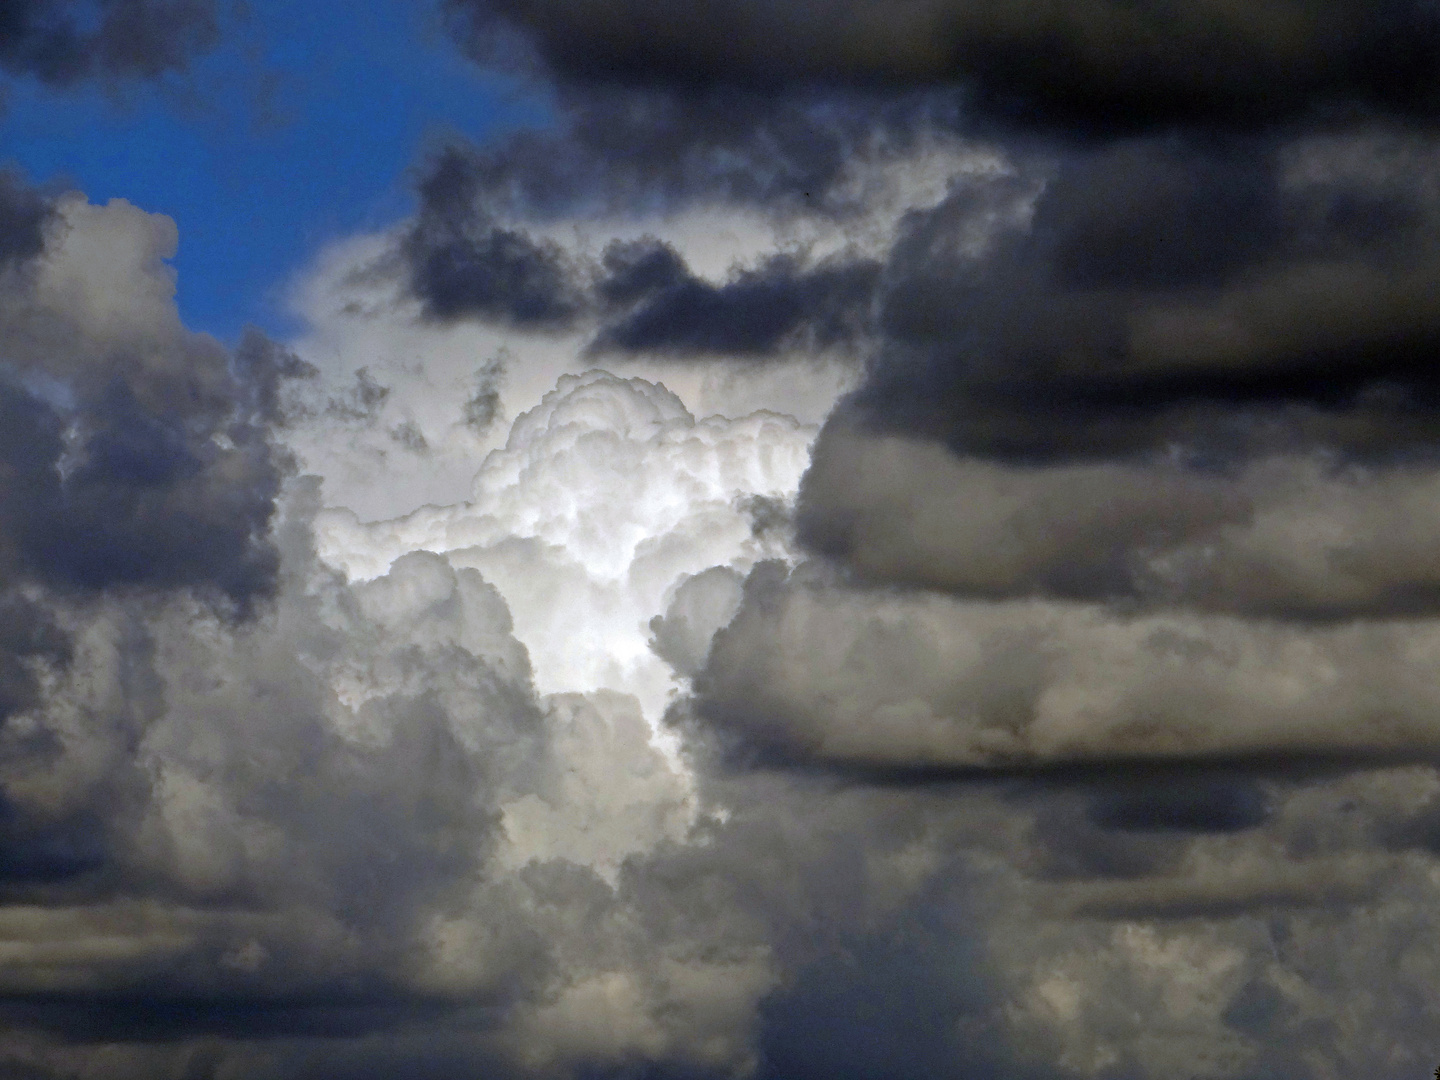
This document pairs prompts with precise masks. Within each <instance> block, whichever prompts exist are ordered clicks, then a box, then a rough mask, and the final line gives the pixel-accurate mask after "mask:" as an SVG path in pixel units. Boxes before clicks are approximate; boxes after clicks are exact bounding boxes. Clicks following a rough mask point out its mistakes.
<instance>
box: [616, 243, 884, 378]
mask: <svg viewBox="0 0 1440 1080" xmlns="http://www.w3.org/2000/svg"><path fill="white" fill-rule="evenodd" d="M604 266H605V270H606V272H607V276H606V277H605V278H604V279H603V280H602V281H601V282H600V284H599V286H598V290H597V291H598V292H599V293H600V295H601V297H602V298H603V299H604V300H605V302H606V303H607V304H609V305H610V306H612V307H614V308H622V309H623V308H624V307H629V308H630V310H629V311H628V312H626V313H625V314H623V315H621V316H620V317H619V318H617V319H615V320H614V321H612V322H610V324H609V325H608V326H606V327H605V328H604V329H603V330H602V331H601V332H600V334H599V335H598V336H597V337H596V339H595V341H594V342H593V343H592V345H591V346H590V349H591V351H592V352H594V353H596V354H598V355H604V354H605V353H625V352H634V353H654V354H660V355H682V356H688V355H711V356H734V357H751V356H764V355H769V354H772V353H774V352H775V351H777V350H778V349H779V348H780V347H781V346H782V345H784V344H786V343H792V344H803V345H804V346H806V347H808V348H810V349H823V348H826V347H828V346H832V345H836V344H841V343H848V342H850V341H852V340H854V339H856V338H858V337H859V336H860V335H861V334H862V333H863V332H864V330H865V327H866V323H867V321H868V320H867V316H868V314H869V312H868V310H867V309H868V306H869V301H870V298H871V295H872V292H873V289H874V284H875V280H876V277H877V276H878V271H879V267H878V266H876V265H875V264H873V263H863V262H862V263H848V264H847V263H838V264H836V265H825V264H822V265H820V266H817V267H806V266H804V265H802V264H801V262H800V261H799V260H797V259H794V258H791V257H787V256H783V255H782V256H775V257H773V258H771V259H770V260H769V261H767V262H765V263H763V264H762V265H760V266H759V267H757V268H756V269H754V270H746V271H741V272H740V273H737V274H735V275H733V276H732V277H731V278H730V280H728V281H726V282H725V283H724V284H721V285H713V284H711V283H709V282H707V281H704V280H701V279H700V278H697V277H696V276H695V275H694V274H692V273H690V271H689V270H688V268H687V267H686V266H685V263H684V261H683V260H682V259H681V258H680V256H679V254H678V253H677V252H676V251H675V250H674V249H673V248H671V247H669V246H668V245H665V244H661V243H660V242H658V241H647V240H641V241H636V242H633V243H629V244H613V245H611V247H610V248H608V249H607V250H606V252H605V256H604Z"/></svg>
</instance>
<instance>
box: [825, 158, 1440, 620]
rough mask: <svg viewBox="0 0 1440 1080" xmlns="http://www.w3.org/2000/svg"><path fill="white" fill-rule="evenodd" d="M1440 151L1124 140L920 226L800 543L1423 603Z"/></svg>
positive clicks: (912, 573)
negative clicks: (1319, 523)
mask: <svg viewBox="0 0 1440 1080" xmlns="http://www.w3.org/2000/svg"><path fill="white" fill-rule="evenodd" d="M1434 162H1435V149H1434V145H1433V143H1432V142H1431V141H1430V140H1429V139H1428V138H1426V137H1423V136H1420V135H1416V134H1412V133H1406V132H1403V131H1396V130H1385V131H1380V130H1361V131H1358V132H1351V133H1349V134H1347V135H1343V136H1337V135H1327V136H1309V137H1306V138H1303V139H1299V140H1297V141H1294V142H1290V143H1284V144H1281V143H1278V142H1266V141H1257V140H1252V139H1248V138H1247V139H1244V140H1238V141H1237V140H1235V139H1231V138H1224V139H1215V138H1208V139H1202V140H1198V141H1196V140H1187V139H1180V138H1177V137H1173V136H1172V137H1164V138H1148V139H1142V140H1125V141H1121V142H1118V143H1115V144H1112V145H1109V146H1106V147H1103V148H1099V149H1092V150H1087V151H1084V152H1073V153H1069V154H1066V155H1062V156H1061V158H1060V163H1059V166H1058V168H1057V169H1056V170H1055V171H1054V172H1053V174H1052V175H1050V176H1049V177H1048V178H1046V179H1045V180H1044V182H1043V183H1037V182H1025V181H1021V180H1018V179H1014V178H1005V179H1001V180H999V181H976V182H967V183H966V184H963V185H960V186H959V187H957V189H956V190H955V191H954V192H953V193H952V195H951V196H950V197H949V198H948V199H947V200H945V201H944V202H943V203H941V204H940V205H938V206H937V207H935V208H934V209H932V210H928V211H922V212H915V213H912V214H911V216H910V219H909V220H908V221H907V222H906V224H905V227H904V229H903V230H902V234H901V236H900V238H899V240H898V241H897V243H896V245H895V248H894V249H893V251H892V253H891V257H890V260H889V263H888V265H887V267H886V269H885V274H884V279H883V280H884V284H883V286H882V297H881V300H880V316H879V325H880V330H879V336H880V343H879V344H878V346H877V356H876V357H875V359H874V360H873V361H872V363H871V365H870V367H869V369H868V372H867V379H866V382H865V383H864V384H863V385H862V386H861V388H860V389H859V391H858V392H857V393H856V394H855V395H854V396H853V397H852V399H851V400H850V401H849V402H848V403H847V404H846V405H844V406H842V408H841V409H840V410H838V411H837V413H836V414H835V415H834V416H832V418H831V420H830V421H829V423H828V425H827V428H826V431H825V433H824V434H823V435H822V437H821V439H820V441H819V443H818V445H817V449H816V454H815V459H814V464H813V467H812V469H811V471H810V473H809V475H808V476H807V478H806V481H805V484H804V488H803V491H802V498H801V502H800V508H799V518H798V521H799V525H800V530H801V535H802V537H803V538H804V539H805V540H806V541H807V542H808V543H809V544H810V545H811V546H812V547H814V548H815V549H816V550H818V551H821V552H825V553H827V554H830V555H832V556H834V557H836V558H838V559H840V560H842V561H843V562H845V563H847V564H848V565H850V566H851V567H852V568H853V569H855V570H856V571H857V572H858V573H859V574H860V575H861V576H862V577H865V578H869V579H874V580H882V581H884V580H890V581H903V582H909V583H912V584H917V585H924V586H930V587H940V588H946V589H951V590H954V591H957V592H961V593H968V594H971V595H976V596H992V597H994V596H1005V595H1012V596H1013V595H1050V596H1060V597H1072V598H1077V599H1099V600H1117V599H1130V600H1139V601H1141V602H1143V603H1145V604H1172V603H1181V604H1184V605H1195V606H1199V607H1202V608H1211V609H1219V610H1233V611H1242V612H1250V613H1256V614H1271V615H1281V616H1285V617H1298V618H1324V619H1331V618H1348V617H1353V616H1356V615H1367V616H1384V615H1403V614H1409V613H1417V612H1425V611H1431V610H1434V608H1435V606H1436V603H1437V599H1440V592H1437V589H1436V584H1437V582H1436V580H1435V577H1434V575H1433V574H1432V573H1431V571H1430V570H1429V569H1428V567H1429V566H1431V565H1433V563H1434V555H1435V552H1434V549H1433V544H1432V543H1431V542H1430V541H1429V540H1427V539H1426V536H1427V534H1428V531H1427V529H1426V528H1425V527H1424V526H1422V525H1420V524H1419V523H1420V522H1422V521H1426V520H1429V519H1430V517H1431V516H1432V513H1433V511H1432V510H1431V509H1429V507H1430V506H1431V505H1432V503H1431V499H1432V493H1431V491H1430V483H1431V480H1432V478H1433V461H1434V452H1433V446H1434V440H1435V437H1436V434H1437V432H1440V384H1437V383H1436V381H1435V379H1434V372H1433V367H1434V365H1433V364H1432V363H1431V357H1432V356H1433V354H1434V353H1435V350H1436V349H1437V347H1440V309H1437V308H1436V306H1435V304H1434V302H1433V301H1434V296H1435V289H1434V288H1433V283H1434V282H1435V281H1437V280H1440V261H1437V259H1436V255H1435V252H1436V251H1437V250H1440V247H1437V241H1440V228H1437V224H1440V199H1437V188H1436V185H1435V177H1436V170H1435V164H1434ZM1319 519H1326V520H1329V522H1330V525H1329V526H1328V530H1329V531H1328V532H1325V533H1323V534H1322V533H1320V532H1317V531H1316V530H1315V529H1314V528H1312V527H1307V526H1306V525H1305V524H1304V522H1305V521H1311V522H1313V521H1315V520H1319ZM1407 522H1408V524H1407Z"/></svg>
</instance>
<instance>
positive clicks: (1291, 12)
mask: <svg viewBox="0 0 1440 1080" xmlns="http://www.w3.org/2000/svg"><path fill="white" fill-rule="evenodd" d="M445 6H446V8H447V10H448V11H449V13H450V15H451V22H452V27H453V30H454V32H455V34H456V36H457V38H458V40H459V41H460V42H461V43H462V45H463V46H464V47H466V48H467V49H468V50H469V51H470V52H471V54H472V55H474V56H475V57H476V58H477V59H479V60H481V61H482V62H494V61H496V60H502V59H505V58H510V59H512V60H513V53H514V51H515V50H516V48H517V45H518V46H519V47H520V48H522V49H524V50H529V51H531V52H532V55H533V57H534V58H536V59H538V60H539V61H540V62H541V63H542V64H543V66H544V67H545V69H546V70H547V71H548V72H549V73H551V74H553V75H554V76H555V77H557V78H558V79H559V80H560V81H561V82H562V84H563V83H567V82H569V83H583V84H618V85H629V86H640V87H664V88H670V89H675V90H677V91H679V92H682V93H684V92H692V91H703V90H704V89H706V88H709V87H712V86H715V85H717V84H719V85H739V86H760V87H764V88H766V89H768V90H778V89H784V88H787V87H793V86H795V85H797V84H800V85H804V84H807V83H809V84H817V83H818V84H823V85H831V86H853V85H862V86H864V85H869V86H882V87H887V88H911V87H915V86H926V85H934V84H954V85H959V86H962V87H964V88H965V89H966V90H968V91H969V92H970V93H971V94H972V95H973V96H974V98H975V99H976V101H977V103H979V104H981V105H982V106H983V107H984V108H986V109H988V110H991V111H994V112H998V113H999V114H1001V115H1004V116H1007V117H1010V118H1014V119H1017V120H1020V119H1023V120H1024V121H1025V122H1034V121H1035V120H1037V119H1039V120H1042V121H1048V122H1052V123H1064V124H1071V125H1080V126H1086V127H1094V128H1100V129H1116V128H1127V127H1129V128H1134V127H1138V126H1141V125H1149V124H1156V123H1173V122H1186V121H1196V120H1199V121H1219V122H1223V123H1228V124H1235V125H1238V126H1249V125H1254V124H1257V123H1263V122H1267V121H1270V120H1274V119H1277V118H1283V117H1286V116H1290V115H1294V114H1296V113H1302V112H1305V111H1307V110H1308V109H1309V108H1311V107H1313V106H1314V105H1316V104H1329V103H1342V104H1343V103H1347V102H1358V103H1361V104H1363V105H1367V106H1368V105H1373V106H1378V107H1381V108H1387V109H1396V110H1400V111H1412V112H1429V111H1431V110H1433V108H1434V107H1435V105H1436V104H1437V98H1436V95H1435V91H1434V76H1435V74H1436V72H1437V68H1440V24H1437V20H1436V17H1435V14H1434V12H1433V11H1432V10H1431V9H1430V8H1429V6H1428V5H1425V4H1421V3H1416V2H1413V0H1395V2H1390V0H1387V2H1384V3H1379V4H1374V3H1365V2H1361V0H1343V2H1336V3H1329V4H1323V5H1321V4H1307V3H1301V2H1273V3H1264V4H1251V5H1240V6H1237V5H1233V4H1223V3H1207V4H1201V5H1194V4H1181V3H1172V2H1166V0H1147V2H1145V3H1141V4H1130V3H1119V2H1112V0H1094V2H1087V3H1081V4H1067V5H1038V4H1033V3H1025V2H1012V3H1001V4H986V3H979V2H975V0H920V2H916V3H907V4H903V5H895V4H889V3H881V2H877V0H830V2H808V0H789V2H785V3H779V4H752V3H745V2H741V0H710V2H706V3H702V4H698V5H692V6H690V7H688V8H687V9H686V10H685V11H684V12H683V13H681V12H680V11H679V10H678V9H675V8H672V7H670V6H668V5H666V4H664V3H661V2H659V0H624V2H622V3H619V4H615V3H602V2H599V0H584V2H581V3H567V2H562V0H447V3H446V5H445Z"/></svg>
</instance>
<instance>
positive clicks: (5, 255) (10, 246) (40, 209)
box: [0, 170, 55, 269]
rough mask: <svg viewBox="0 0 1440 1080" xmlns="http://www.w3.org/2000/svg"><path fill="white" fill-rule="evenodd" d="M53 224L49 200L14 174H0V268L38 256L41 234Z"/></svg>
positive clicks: (42, 239)
mask: <svg viewBox="0 0 1440 1080" xmlns="http://www.w3.org/2000/svg"><path fill="white" fill-rule="evenodd" d="M54 220H55V206H54V202H53V200H52V199H50V198H48V197H47V196H46V195H44V194H43V193H41V192H39V191H36V190H35V189H34V188H33V187H31V186H30V185H29V184H27V183H26V182H25V181H24V179H23V178H22V177H21V176H19V175H18V174H16V173H14V172H12V171H9V170H0V268H7V269H8V268H10V267H13V266H18V265H20V264H22V263H24V262H26V261H27V260H29V259H33V258H34V257H35V256H37V255H39V254H40V252H41V251H42V250H43V249H44V247H45V230H46V228H47V227H48V226H49V225H51V224H52V223H53V221H54Z"/></svg>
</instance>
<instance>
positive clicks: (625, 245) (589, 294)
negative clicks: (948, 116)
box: [377, 125, 880, 358]
mask: <svg viewBox="0 0 1440 1080" xmlns="http://www.w3.org/2000/svg"><path fill="white" fill-rule="evenodd" d="M601 126H602V127H603V126H604V125H601ZM587 127H588V125H587ZM557 150H558V152H559V153H561V154H565V153H574V152H576V148H575V147H573V146H562V147H558V148H557ZM484 172H485V166H484V163H483V162H482V161H481V160H479V159H478V158H477V157H475V156H473V155H470V154H468V153H467V152H466V151H465V150H464V149H463V148H460V147H456V146H452V147H449V148H447V149H446V150H445V151H444V152H442V153H441V154H440V155H439V156H438V157H437V158H436V159H435V160H434V161H433V162H432V163H431V166H430V171H429V173H428V174H427V175H426V177H425V178H424V180H423V181H422V183H421V185H420V197H421V212H420V214H419V216H418V217H417V219H416V221H415V223H414V225H413V226H412V227H411V229H410V230H409V231H408V233H407V234H406V235H405V236H404V238H403V240H402V241H401V244H400V246H399V249H398V251H397V252H396V253H395V254H396V255H397V256H398V259H399V261H400V264H401V265H402V266H403V268H404V269H403V273H404V276H405V278H406V279H407V285H408V289H409V291H410V292H411V293H412V294H413V295H414V296H415V297H416V298H417V299H419V300H420V302H421V305H422V310H423V312H424V314H425V315H426V316H427V317H428V318H430V319H433V320H437V321H441V322H451V321H454V320H458V319H475V320H479V321H483V322H490V323H495V324H499V325H501V326H505V327H509V328H512V329H521V330H525V329H529V330H539V331H546V330H563V329H567V328H569V327H571V326H573V325H575V324H577V322H578V321H579V320H581V319H582V318H583V319H586V320H594V321H598V323H599V325H600V329H599V330H598V332H597V333H596V334H595V336H594V338H593V340H592V342H591V344H590V345H589V351H590V352H591V353H592V354H594V355H596V356H606V355H616V354H622V355H623V354H652V355H661V356H733V357H738V358H753V357H761V356H769V355H773V354H774V353H775V352H777V351H779V350H780V349H782V348H784V347H787V346H792V347H801V348H808V349H812V350H815V349H825V348H829V347H832V346H836V345H848V344H851V343H853V342H855V341H857V340H859V339H860V338H861V337H862V336H863V335H864V334H865V333H866V332H867V331H868V329H869V326H870V323H871V320H872V310H871V309H872V307H873V298H874V292H875V287H876V284H877V282H878V279H879V274H880V266H879V264H878V263H876V262H874V261H870V260H855V259H851V260H846V259H843V258H833V259H831V260H828V261H824V262H821V263H818V264H810V263H808V262H807V261H806V260H803V259H801V258H799V257H796V256H787V255H777V256H774V257H772V258H770V259H769V260H767V261H766V262H764V263H762V264H761V265H760V266H757V267H755V268H753V269H748V270H737V271H736V272H734V273H732V275H731V276H730V278H729V279H728V280H726V281H724V282H723V283H721V284H714V283H711V282H709V281H706V280H704V279H702V278H700V277H698V276H696V275H695V274H694V273H693V272H692V271H691V270H690V268H689V267H688V266H687V265H686V263H685V261H684V259H683V258H682V257H681V256H680V254H679V253H678V252H677V251H675V250H674V248H672V247H670V246H669V245H667V244H664V243H662V242H660V241H658V240H656V239H654V238H651V237H647V238H643V239H640V240H635V241H628V242H620V241H616V242H614V243H612V244H610V245H609V246H607V248H606V249H605V251H604V252H603V254H602V256H601V258H600V260H599V262H598V264H595V265H590V264H588V263H586V262H585V261H582V260H580V259H577V258H574V257H571V256H569V255H567V254H566V253H565V252H564V251H563V250H562V249H561V248H560V246H559V245H558V244H556V243H554V242H552V241H549V240H544V239H536V238H535V237H533V236H531V235H530V234H529V233H528V232H526V231H525V230H523V229H519V228H508V227H501V226H499V225H497V224H495V222H494V220H493V219H492V217H491V216H490V214H489V212H488V211H487V209H486V206H487V204H489V203H493V202H495V201H497V200H498V199H500V198H502V196H501V195H500V194H499V193H497V192H496V191H495V190H494V189H493V185H494V184H495V181H494V180H493V179H486V178H485V176H484ZM530 179H534V178H533V177H531V178H530ZM377 269H379V267H377Z"/></svg>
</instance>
